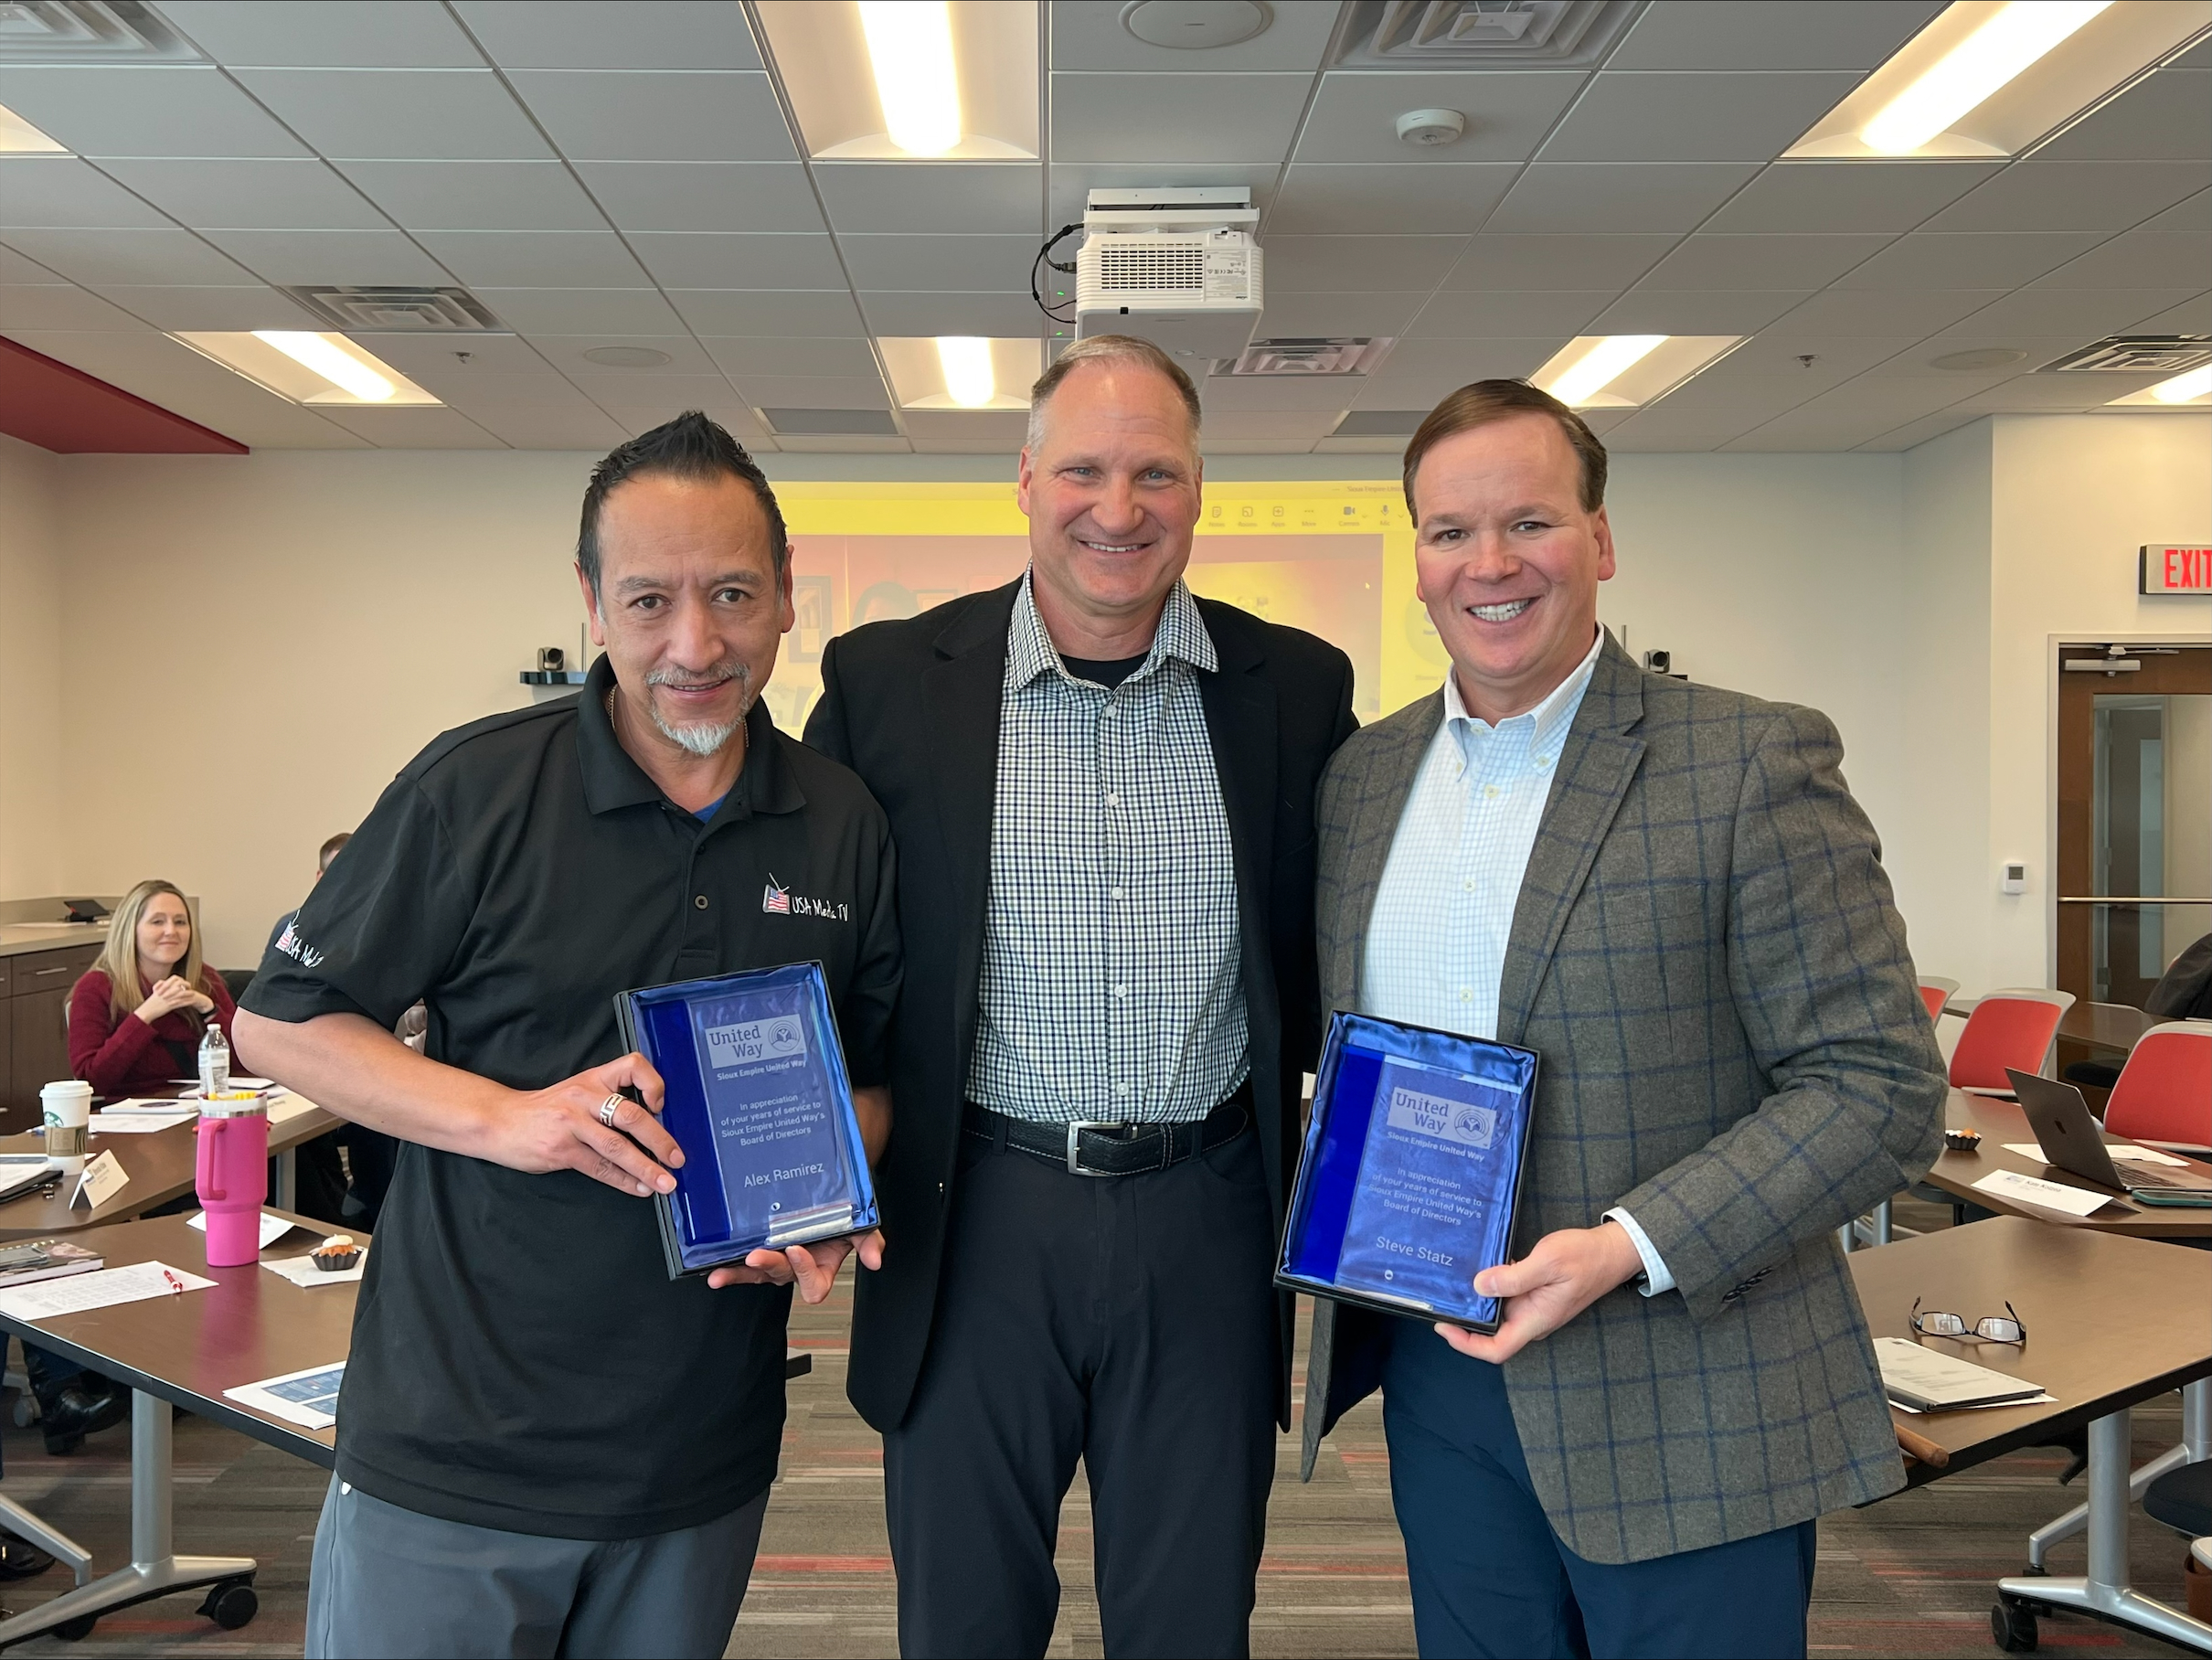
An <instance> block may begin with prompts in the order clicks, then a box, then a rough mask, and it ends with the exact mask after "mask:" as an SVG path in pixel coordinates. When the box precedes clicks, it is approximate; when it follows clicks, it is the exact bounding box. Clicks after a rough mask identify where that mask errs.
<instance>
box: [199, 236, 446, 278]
mask: <svg viewBox="0 0 2212 1660" xmlns="http://www.w3.org/2000/svg"><path fill="white" fill-rule="evenodd" d="M201 234H202V235H204V236H205V237H206V238H207V240H209V241H210V242H213V243H214V244H215V245H216V246H217V247H218V248H220V249H221V250H223V251H224V252H225V253H227V254H229V256H230V257H231V258H232V259H234V260H236V261H238V262H239V264H241V265H243V266H245V267H246V268H247V269H248V270H249V271H252V272H253V274H254V275H255V276H257V277H259V278H261V281H263V282H278V283H284V282H372V283H374V282H446V281H448V280H449V279H448V277H447V274H446V272H445V271H444V270H442V269H441V267H440V264H439V262H438V261H436V260H435V259H433V258H432V257H431V255H429V254H427V253H425V252H423V251H422V250H421V249H420V247H418V246H417V245H416V243H415V240H414V239H413V238H412V237H409V235H408V234H407V233H406V232H405V231H400V230H208V231H203V232H202V233H201ZM465 280H466V279H463V281H465Z"/></svg>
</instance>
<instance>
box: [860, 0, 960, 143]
mask: <svg viewBox="0 0 2212 1660" xmlns="http://www.w3.org/2000/svg"><path fill="white" fill-rule="evenodd" d="M860 27H861V29H862V31H863V32H864V33H865V34H866V35H867V43H868V68H869V69H872V70H873V71H874V72H875V76H876V97H877V100H878V101H880V102H881V103H882V105H883V130H884V131H885V132H886V133H888V134H890V139H891V142H892V143H893V144H897V145H898V146H899V148H900V149H901V150H904V151H905V152H906V153H907V154H909V155H942V154H944V153H945V152H946V151H948V150H950V149H952V146H953V145H955V144H959V143H960V73H959V70H958V69H955V68H954V67H953V63H952V13H951V12H950V11H949V10H947V9H946V6H945V0H860Z"/></svg>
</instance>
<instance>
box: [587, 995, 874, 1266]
mask: <svg viewBox="0 0 2212 1660" xmlns="http://www.w3.org/2000/svg"><path fill="white" fill-rule="evenodd" d="M615 1004H616V1007H617V1009H618V1011H619V1013H620V1015H621V1018H622V1035H623V1037H625V1038H626V1039H627V1040H628V1041H629V1042H630V1043H631V1045H632V1046H633V1048H636V1049H637V1050H638V1051H639V1052H640V1053H642V1054H643V1055H644V1057H645V1058H646V1059H648V1060H650V1061H652V1062H653V1064H654V1068H655V1069H657V1070H658V1071H659V1072H660V1074H661V1080H662V1082H663V1083H664V1085H665V1088H666V1096H665V1101H664V1103H663V1107H662V1112H661V1122H662V1123H663V1124H664V1125H665V1127H666V1129H667V1131H668V1133H669V1134H670V1135H672V1136H674V1137H675V1142H676V1144H677V1145H678V1146H680V1147H682V1148H683V1149H684V1159H685V1163H684V1165H683V1167H682V1168H681V1169H680V1170H678V1171H676V1173H675V1178H676V1190H675V1192H674V1193H673V1194H667V1195H664V1196H662V1197H661V1198H660V1199H659V1201H658V1204H659V1208H660V1215H661V1241H662V1245H663V1247H664V1250H665V1253H666V1256H667V1260H668V1272H669V1273H670V1274H671V1275H672V1276H675V1275H682V1274H687V1273H700V1272H705V1271H706V1270H707V1269H710V1268H713V1267H716V1266H718V1264H720V1263H724V1262H731V1261H739V1260H741V1259H742V1258H743V1257H744V1256H745V1255H746V1254H747V1253H748V1252H749V1251H752V1250H760V1249H761V1248H763V1247H767V1248H770V1249H774V1250H781V1249H782V1248H783V1247H784V1246H786V1245H803V1244H805V1243H807V1242H808V1241H810V1240H824V1239H829V1238H831V1237H833V1236H835V1235H837V1234H844V1233H853V1232H856V1231H858V1230H859V1229H866V1228H872V1227H874V1226H875V1224H876V1219H877V1210H876V1195H875V1189H874V1186H873V1185H872V1184H871V1183H870V1181H869V1179H868V1170H867V1154H866V1152H865V1150H864V1148H863V1146H862V1144H861V1140H860V1126H859V1121H858V1119H857V1118H856V1115H855V1113H854V1112H853V1091H852V1084H851V1080H849V1079H848V1078H847V1076H846V1074H845V1050H844V1046H843V1045H842V1044H841V1043H840V1042H839V1041H838V1038H837V1027H836V1022H835V1017H834V1016H833V1015H832V1013H831V1009H830V1002H829V990H828V984H827V982H826V981H825V979H824V975H823V972H822V967H821V964H819V963H792V964H790V965H789V966H787V967H782V968H771V969H760V970H755V971H752V972H750V973H747V974H722V975H718V976H716V977H715V978H713V979H707V980H692V981H686V982H684V983H682V984H675V985H659V986H653V987H649V988H648V989H646V990H644V991H636V992H624V993H622V995H621V996H619V997H617V998H616V999H615Z"/></svg>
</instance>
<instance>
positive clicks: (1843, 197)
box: [1701, 162, 2004, 234]
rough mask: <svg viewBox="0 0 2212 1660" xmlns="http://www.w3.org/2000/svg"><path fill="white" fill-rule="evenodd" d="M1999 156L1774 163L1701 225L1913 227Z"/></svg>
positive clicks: (1984, 174) (1975, 181)
mask: <svg viewBox="0 0 2212 1660" xmlns="http://www.w3.org/2000/svg"><path fill="white" fill-rule="evenodd" d="M2003 165H2004V164H2003V163H2001V162H1778V163H1776V164H1775V165H1773V166H1771V167H1769V168H1768V169H1767V170H1766V171H1765V172H1763V173H1761V174H1760V176H1758V177H1757V178H1755V179H1753V180H1752V181H1751V182H1750V183H1749V185H1746V186H1744V187H1743V189H1742V190H1740V191H1739V192H1738V193H1737V195H1735V196H1734V197H1731V198H1730V199H1729V201H1728V205H1727V206H1726V207H1724V208H1721V210H1720V211H1719V212H1718V213H1717V214H1715V215H1714V216H1713V218H1712V220H1711V222H1710V223H1708V224H1707V225H1705V226H1703V227H1701V229H1706V230H1711V231H1727V232H1729V233H1732V234H1741V233H1752V234H1760V233H1765V232H1771V231H1798V232H1807V233H1819V232H1834V233H1839V234H1840V233H1844V232H1852V231H1877V230H1887V231H1889V232H1892V233H1898V232H1902V231H1907V230H1910V229H1914V228H1915V227H1916V226H1918V225H1919V224H1920V222H1921V221H1922V220H1923V219H1925V218H1927V217H1928V216H1929V215H1930V214H1931V213H1934V212H1936V211H1937V210H1938V209H1939V208H1943V207H1944V206H1946V205H1947V204H1949V203H1951V202H1953V201H1956V200H1957V199H1958V198H1959V197H1962V196H1964V195H1965V194H1966V193H1967V192H1968V191H1969V190H1972V189H1973V187H1974V186H1976V185H1979V184H1981V183H1982V182H1983V180H1985V179H1988V178H1992V177H1994V176H1996V175H1997V173H1998V172H1999V170H2000V169H2001V168H2002V167H2003Z"/></svg>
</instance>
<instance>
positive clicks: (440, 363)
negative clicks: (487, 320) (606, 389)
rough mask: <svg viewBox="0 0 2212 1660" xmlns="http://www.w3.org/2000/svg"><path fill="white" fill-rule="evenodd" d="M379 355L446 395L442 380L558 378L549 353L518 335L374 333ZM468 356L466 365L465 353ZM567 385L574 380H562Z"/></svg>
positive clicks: (517, 381)
mask: <svg viewBox="0 0 2212 1660" xmlns="http://www.w3.org/2000/svg"><path fill="white" fill-rule="evenodd" d="M362 340H363V343H364V344H367V342H368V341H370V340H373V341H374V342H375V343H376V344H375V346H374V347H373V348H372V349H374V351H375V352H376V354H377V356H379V357H381V358H383V359H384V361H385V362H387V363H388V364H390V365H391V366H392V367H394V368H396V369H398V370H399V372H400V373H401V374H403V375H405V376H406V377H408V378H409V379H410V380H413V381H415V382H416V383H418V384H419V385H421V386H424V387H428V388H430V389H431V391H433V392H437V393H438V395H439V396H440V397H441V398H442V397H443V396H444V395H445V394H444V393H443V392H442V391H441V390H440V387H439V385H433V384H432V382H433V381H436V382H439V383H440V384H446V385H450V384H466V383H468V382H473V381H484V382H487V383H490V384H492V385H494V386H506V385H508V384H510V383H513V384H515V385H516V386H518V387H519V386H521V385H525V384H527V383H531V382H534V381H540V380H545V379H548V378H552V379H558V376H555V375H554V374H553V371H552V370H551V369H550V368H548V367H547V365H546V360H545V357H544V355H543V354H541V353H540V352H539V351H538V350H537V347H536V346H533V345H531V344H530V342H529V341H527V340H525V339H523V338H521V337H520V336H519V335H443V334H423V335H363V336H362ZM463 356H466V357H467V359H468V361H467V362H466V363H465V364H464V363H463V362H462V361H461V359H462V357H463ZM561 384H562V385H563V386H566V385H567V384H568V383H567V382H566V381H562V382H561Z"/></svg>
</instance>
